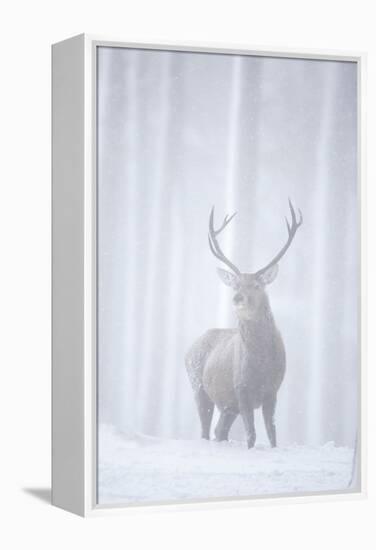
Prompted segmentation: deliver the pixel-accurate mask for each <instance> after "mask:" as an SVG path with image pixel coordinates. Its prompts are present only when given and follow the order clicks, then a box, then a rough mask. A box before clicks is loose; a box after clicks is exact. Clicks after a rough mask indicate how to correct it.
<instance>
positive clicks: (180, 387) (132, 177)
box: [97, 47, 359, 446]
mask: <svg viewBox="0 0 376 550" xmlns="http://www.w3.org/2000/svg"><path fill="white" fill-rule="evenodd" d="M97 92H98V122H97V124H98V216H99V217H98V237H99V247H98V269H99V270H98V284H99V286H98V288H99V290H98V335H99V339H98V405H99V409H98V419H99V422H100V423H103V424H104V423H106V424H112V425H113V426H115V427H116V428H117V429H119V430H120V431H124V432H129V430H135V431H139V432H142V433H146V434H150V435H154V436H158V437H167V438H181V439H194V438H198V437H199V434H200V427H199V426H200V425H199V419H198V415H197V412H196V408H195V403H194V399H193V394H192V391H191V387H190V384H189V381H188V378H187V375H186V372H185V368H184V354H185V352H186V351H187V350H188V348H189V347H190V345H191V344H192V343H193V341H194V340H195V339H196V338H197V337H198V336H200V335H201V334H202V333H203V332H204V331H205V330H207V329H208V328H212V327H233V326H235V324H236V320H235V316H234V314H233V312H232V307H231V298H232V291H231V289H229V288H227V287H225V286H224V285H223V284H222V283H221V282H220V280H219V278H218V276H217V273H216V267H217V266H218V265H219V263H218V261H217V260H216V259H215V258H214V257H213V256H212V254H211V253H210V251H209V247H208V242H207V226H208V218H209V212H210V209H211V206H212V205H213V204H215V206H216V215H217V223H220V222H221V221H222V219H223V217H224V215H225V214H226V213H229V214H231V213H232V212H234V211H237V212H238V214H237V216H236V217H235V218H234V220H233V222H232V223H231V224H230V226H229V227H228V228H227V233H226V234H223V236H221V243H222V245H223V249H224V251H225V253H227V254H228V256H229V257H230V258H231V259H232V260H233V261H234V263H236V264H237V265H238V266H239V268H240V269H241V270H243V271H255V270H257V269H258V268H260V267H262V266H263V265H264V264H266V263H267V262H268V261H269V260H270V259H271V258H272V257H273V256H274V255H275V254H276V252H277V251H278V250H279V249H280V248H281V246H282V245H283V244H284V242H285V239H286V227H285V221H284V216H285V215H289V209H288V202H287V199H288V197H291V199H292V201H293V203H294V205H295V206H296V207H299V208H300V209H301V210H302V212H303V216H304V223H303V226H302V227H301V228H300V229H299V231H298V233H297V235H296V238H295V240H294V243H293V245H292V246H291V248H290V250H289V251H288V253H287V255H286V256H285V257H284V258H283V259H282V261H281V263H280V266H279V267H280V269H279V275H278V277H277V279H276V281H275V282H274V283H273V284H272V285H271V286H270V287H268V294H269V297H270V302H271V306H272V310H273V312H274V316H275V319H276V322H277V325H278V327H279V328H280V330H281V332H282V335H283V338H284V342H285V347H286V352H287V373H286V378H285V381H284V383H283V385H282V388H281V390H280V393H279V399H278V406H277V413H276V418H277V430H278V439H279V443H280V444H281V445H288V444H292V443H298V444H305V445H319V444H323V443H326V442H327V441H334V442H335V443H336V444H337V445H347V446H353V445H354V439H355V434H356V426H357V422H358V413H357V411H358V379H359V331H358V326H359V317H358V298H359V296H358V292H359V249H358V238H359V234H358V197H357V132H356V127H357V100H356V95H357V74H356V64H354V63H351V62H334V61H321V60H320V61H314V60H303V59H287V58H286V59H282V58H272V57H251V56H234V55H219V54H203V53H187V52H167V51H152V50H137V49H123V48H107V47H100V48H99V55H98V89H97ZM256 416H257V425H256V430H257V436H258V439H257V443H265V442H266V441H267V439H266V435H265V431H264V428H263V426H262V422H261V419H260V416H261V415H259V414H257V415H256ZM231 436H232V437H233V438H239V439H243V437H244V434H243V429H242V425H241V421H240V420H239V419H237V421H236V424H235V425H234V427H233V429H232V432H231ZM100 445H101V440H100V437H99V446H100Z"/></svg>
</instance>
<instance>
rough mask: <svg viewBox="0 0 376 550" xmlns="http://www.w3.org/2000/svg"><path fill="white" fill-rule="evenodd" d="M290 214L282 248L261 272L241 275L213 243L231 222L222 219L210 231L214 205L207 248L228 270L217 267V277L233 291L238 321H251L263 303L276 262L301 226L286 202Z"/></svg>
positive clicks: (212, 224) (227, 218)
mask: <svg viewBox="0 0 376 550" xmlns="http://www.w3.org/2000/svg"><path fill="white" fill-rule="evenodd" d="M289 207H290V212H291V224H290V223H289V221H288V219H287V218H285V219H286V226H287V233H288V238H287V241H286V243H285V245H284V246H283V247H282V248H281V250H280V251H279V252H278V254H277V255H276V256H274V258H273V259H272V260H271V261H270V262H269V263H268V264H267V265H266V266H265V267H263V268H262V269H259V270H258V271H256V272H255V273H242V272H241V271H240V270H239V269H238V268H237V267H236V265H234V264H233V263H232V262H231V261H230V260H229V259H228V258H227V257H226V256H225V255H224V253H223V252H222V249H221V247H220V246H219V243H218V241H217V236H218V235H219V234H220V233H221V232H222V231H223V229H224V228H225V227H226V226H227V225H228V224H229V223H230V222H231V220H232V219H233V217H234V216H235V214H236V212H235V213H234V214H232V216H226V217H225V219H224V220H223V223H222V225H221V226H220V227H219V228H218V229H214V206H213V208H212V210H211V213H210V219H209V235H208V238H209V247H210V250H211V251H212V253H213V254H214V256H215V257H216V258H218V259H219V260H220V261H221V262H222V263H224V264H225V265H227V267H229V268H230V271H228V270H225V269H221V268H218V269H217V271H218V274H219V276H220V278H221V280H222V281H223V282H224V283H225V285H227V286H230V287H231V288H232V289H233V290H234V291H235V294H234V297H233V304H234V308H235V312H236V314H237V316H238V318H239V320H251V319H253V318H255V317H256V316H257V314H258V312H259V311H260V308H261V307H263V306H264V305H265V303H266V302H267V295H266V291H265V286H266V285H268V284H270V283H272V282H273V281H274V279H275V278H276V276H277V274H278V262H279V260H280V259H281V258H282V257H283V256H284V255H285V253H286V252H287V250H288V248H289V247H290V245H291V243H292V241H293V239H294V237H295V234H296V232H297V230H298V228H299V227H300V226H301V225H302V223H303V216H302V213H301V211H300V210H299V220H297V218H296V214H295V210H294V207H293V205H292V203H291V201H290V199H289Z"/></svg>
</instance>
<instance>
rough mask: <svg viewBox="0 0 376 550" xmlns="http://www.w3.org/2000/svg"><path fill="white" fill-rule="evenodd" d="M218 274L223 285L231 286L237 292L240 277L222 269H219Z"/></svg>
mask: <svg viewBox="0 0 376 550" xmlns="http://www.w3.org/2000/svg"><path fill="white" fill-rule="evenodd" d="M217 273H218V275H219V277H220V279H221V281H222V282H223V283H225V285H227V286H230V287H231V288H233V289H234V290H237V289H238V288H239V277H238V275H236V274H235V273H231V271H226V270H225V269H221V268H220V267H217Z"/></svg>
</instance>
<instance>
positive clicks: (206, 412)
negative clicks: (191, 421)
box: [195, 386, 214, 439]
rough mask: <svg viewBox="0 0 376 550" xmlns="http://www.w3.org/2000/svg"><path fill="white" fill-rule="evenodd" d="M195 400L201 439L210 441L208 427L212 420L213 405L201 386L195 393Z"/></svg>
mask: <svg viewBox="0 0 376 550" xmlns="http://www.w3.org/2000/svg"><path fill="white" fill-rule="evenodd" d="M195 399H196V403H197V408H198V414H199V415H200V421H201V437H202V438H203V439H210V425H211V421H212V418H213V411H214V403H213V401H211V399H210V398H209V396H208V394H207V393H206V391H205V390H204V388H203V387H202V386H200V387H199V389H198V391H197V392H196V393H195Z"/></svg>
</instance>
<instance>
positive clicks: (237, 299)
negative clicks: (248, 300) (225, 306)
mask: <svg viewBox="0 0 376 550" xmlns="http://www.w3.org/2000/svg"><path fill="white" fill-rule="evenodd" d="M233 300H234V304H240V303H241V302H243V300H244V296H243V294H240V292H238V293H237V294H235V296H234V298H233Z"/></svg>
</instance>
